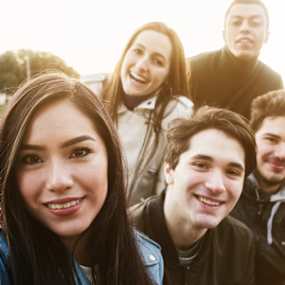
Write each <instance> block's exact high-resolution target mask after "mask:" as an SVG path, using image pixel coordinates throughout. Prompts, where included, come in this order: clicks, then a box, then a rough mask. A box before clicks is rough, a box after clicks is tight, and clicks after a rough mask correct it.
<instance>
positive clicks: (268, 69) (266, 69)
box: [259, 61, 283, 88]
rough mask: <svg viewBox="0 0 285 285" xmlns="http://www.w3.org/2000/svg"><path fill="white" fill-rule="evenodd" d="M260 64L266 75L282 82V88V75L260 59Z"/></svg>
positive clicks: (270, 78)
mask: <svg viewBox="0 0 285 285" xmlns="http://www.w3.org/2000/svg"><path fill="white" fill-rule="evenodd" d="M259 64H260V65H261V66H262V69H263V71H264V77H266V78H268V79H269V80H272V79H274V80H275V81H278V82H281V84H282V85H280V86H279V88H282V86H283V83H282V77H281V75H280V74H279V73H278V72H277V71H276V70H274V69H273V68H272V67H270V66H269V65H267V64H265V63H264V62H262V61H259Z"/></svg>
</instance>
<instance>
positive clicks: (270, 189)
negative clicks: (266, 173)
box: [255, 173, 281, 194]
mask: <svg viewBox="0 0 285 285" xmlns="http://www.w3.org/2000/svg"><path fill="white" fill-rule="evenodd" d="M255 178H256V181H257V184H258V186H259V188H260V189H261V190H262V191H263V192H265V193H268V194H274V193H276V192H278V191H279V189H280V187H281V183H273V182H270V181H268V180H266V179H264V178H263V177H262V176H261V175H259V174H258V173H255Z"/></svg>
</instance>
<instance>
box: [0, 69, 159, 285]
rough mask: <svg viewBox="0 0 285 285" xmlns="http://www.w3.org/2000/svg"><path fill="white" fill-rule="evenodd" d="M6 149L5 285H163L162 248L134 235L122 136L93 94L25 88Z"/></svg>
mask: <svg viewBox="0 0 285 285" xmlns="http://www.w3.org/2000/svg"><path fill="white" fill-rule="evenodd" d="M0 142H1V144H0V169H1V180H0V182H1V184H0V187H1V189H0V190H1V194H2V197H1V198H2V200H1V202H2V211H3V226H2V230H1V233H0V253H1V254H0V281H1V282H0V283H1V284H16V285H18V284H22V285H24V284H25V285H26V284H34V285H39V284H41V285H50V284H53V285H62V284H64V285H65V284H70V285H71V284H78V285H79V284H96V285H98V284H106V285H134V284H136V285H147V284H149V285H150V284H161V280H162V275H163V274H162V270H163V268H162V259H161V255H160V250H159V248H158V246H157V245H156V244H155V243H153V242H152V241H150V240H149V239H147V238H146V237H144V236H142V235H141V234H139V233H137V232H134V231H133V229H132V228H131V227H130V226H129V223H128V220H127V215H126V202H125V182H124V173H123V164H122V159H121V152H120V145H119V142H118V138H117V135H116V130H115V129H114V128H113V123H112V120H111V118H110V117H109V116H108V114H107V112H106V111H105V109H104V108H103V105H102V103H100V101H99V100H98V98H97V97H96V96H94V94H93V93H92V91H90V90H89V89H88V88H87V87H85V86H84V85H83V84H81V83H80V82H78V81H77V80H75V79H71V78H68V77H66V76H64V75H61V74H44V75H40V76H39V77H36V78H34V79H32V80H30V81H28V82H27V83H26V84H24V85H23V86H22V87H20V88H19V90H18V91H17V92H16V94H15V95H14V96H13V98H12V101H11V104H10V106H9V107H8V109H7V112H6V115H5V117H4V118H3V119H2V126H1V134H0Z"/></svg>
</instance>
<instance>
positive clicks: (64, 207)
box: [47, 200, 80, 210]
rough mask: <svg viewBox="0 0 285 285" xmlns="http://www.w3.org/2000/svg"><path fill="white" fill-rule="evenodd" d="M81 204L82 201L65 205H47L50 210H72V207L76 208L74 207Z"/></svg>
mask: <svg viewBox="0 0 285 285" xmlns="http://www.w3.org/2000/svg"><path fill="white" fill-rule="evenodd" d="M79 202H80V200H75V201H70V202H66V203H63V204H55V203H49V204H47V206H48V208H50V209H52V210H58V209H66V208H70V207H74V206H76V205H78V204H79Z"/></svg>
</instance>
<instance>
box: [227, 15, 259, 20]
mask: <svg viewBox="0 0 285 285" xmlns="http://www.w3.org/2000/svg"><path fill="white" fill-rule="evenodd" d="M231 18H232V19H233V18H235V19H244V18H248V19H262V18H263V17H262V16H261V15H249V16H246V17H243V16H240V15H232V16H231Z"/></svg>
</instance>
